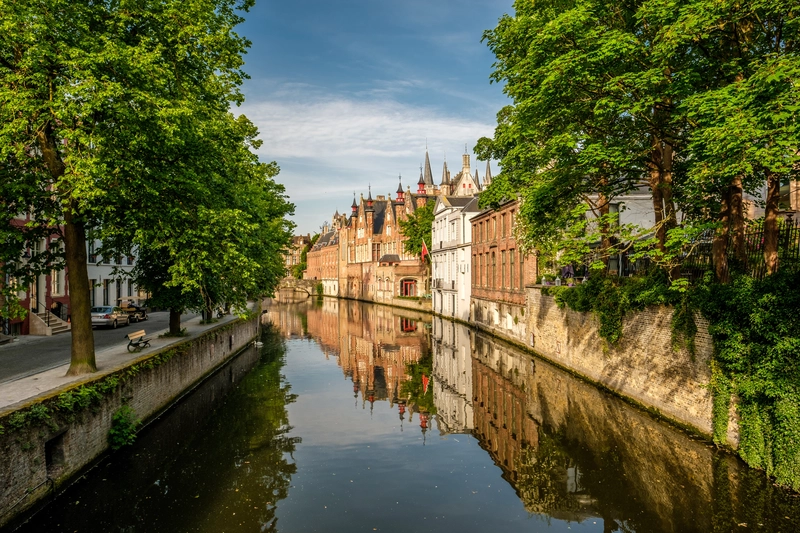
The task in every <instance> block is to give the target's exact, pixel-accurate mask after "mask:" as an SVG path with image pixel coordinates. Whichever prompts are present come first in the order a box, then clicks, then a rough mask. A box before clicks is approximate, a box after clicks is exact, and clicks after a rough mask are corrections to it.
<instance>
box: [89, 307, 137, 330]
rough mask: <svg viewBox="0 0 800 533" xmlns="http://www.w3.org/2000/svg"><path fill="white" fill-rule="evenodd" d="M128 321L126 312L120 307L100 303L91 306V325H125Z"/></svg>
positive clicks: (114, 326) (113, 326)
mask: <svg viewBox="0 0 800 533" xmlns="http://www.w3.org/2000/svg"><path fill="white" fill-rule="evenodd" d="M129 323H130V318H129V317H128V313H126V312H125V311H123V310H122V308H121V307H116V306H111V305H102V306H97V307H92V326H111V327H112V328H116V327H117V326H127V325H128V324H129Z"/></svg>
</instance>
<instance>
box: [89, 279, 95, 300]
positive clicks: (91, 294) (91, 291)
mask: <svg viewBox="0 0 800 533" xmlns="http://www.w3.org/2000/svg"><path fill="white" fill-rule="evenodd" d="M96 283H97V282H96V281H95V280H93V279H90V280H89V303H90V304H91V306H92V307H94V306H95V305H97V303H96V302H95V300H96V298H95V292H94V286H95V284H96Z"/></svg>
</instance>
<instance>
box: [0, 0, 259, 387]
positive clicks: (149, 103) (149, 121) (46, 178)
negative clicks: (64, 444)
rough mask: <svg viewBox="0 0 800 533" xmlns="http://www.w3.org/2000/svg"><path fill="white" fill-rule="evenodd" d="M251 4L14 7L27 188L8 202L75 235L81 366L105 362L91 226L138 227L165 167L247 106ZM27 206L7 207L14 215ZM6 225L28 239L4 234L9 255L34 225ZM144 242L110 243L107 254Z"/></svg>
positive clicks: (11, 92) (210, 0) (13, 79)
mask: <svg viewBox="0 0 800 533" xmlns="http://www.w3.org/2000/svg"><path fill="white" fill-rule="evenodd" d="M250 4H251V2H250V1H249V0H243V1H241V2H239V1H237V0H188V1H181V2H178V1H176V0H145V1H142V2H135V3H131V2H119V3H104V2H86V1H71V0H70V1H67V0H56V1H54V2H46V3H41V2H33V1H31V0H20V1H18V2H13V3H5V4H4V6H3V10H2V11H1V12H0V23H2V26H3V28H4V30H3V32H2V34H0V101H2V102H3V108H4V109H6V110H8V111H9V113H7V114H6V117H5V119H4V122H3V127H2V129H0V164H2V166H3V168H2V173H3V178H4V180H10V185H7V187H8V188H11V189H13V192H14V195H13V198H14V200H13V202H10V203H5V204H4V205H3V208H4V209H11V210H18V209H19V208H20V207H22V206H29V209H30V210H31V211H33V212H34V213H35V214H36V221H37V223H38V222H39V221H41V223H42V225H43V226H46V227H48V228H52V231H55V232H57V233H58V234H59V235H60V236H62V237H63V243H64V248H63V254H64V258H65V263H66V266H67V270H68V276H69V277H68V280H69V287H70V294H71V310H72V311H71V316H72V357H71V364H70V369H69V371H68V374H79V373H83V372H91V371H94V370H95V359H94V341H93V335H92V330H91V318H90V313H89V306H90V302H89V279H88V274H87V265H86V232H87V229H88V228H94V227H99V228H111V227H114V226H115V225H119V224H121V223H129V222H130V218H129V217H128V216H126V215H127V209H126V208H128V207H129V206H131V205H136V202H135V199H136V198H139V197H140V196H142V194H143V193H146V192H152V191H153V189H156V190H158V189H159V188H160V185H163V182H161V179H162V176H164V173H163V170H164V169H165V168H171V169H174V168H176V167H180V166H181V164H182V163H183V162H185V161H186V160H187V158H190V157H191V156H192V155H193V154H191V153H188V152H187V151H186V150H185V147H184V143H183V142H184V140H185V138H186V137H191V136H193V135H197V134H198V126H199V125H200V124H202V123H203V116H204V113H205V112H211V113H214V112H217V113H218V112H220V111H226V110H227V109H228V107H229V105H230V104H231V103H237V102H239V101H241V95H240V94H239V92H238V89H237V86H238V85H239V84H240V83H241V80H242V79H243V77H244V74H243V73H242V72H241V70H240V67H241V65H242V64H243V60H242V54H243V53H244V51H245V49H246V47H247V45H248V42H247V41H246V40H245V39H244V38H242V37H240V36H238V35H236V34H235V33H234V32H233V28H234V26H236V25H237V24H238V23H239V22H240V21H241V20H242V19H241V17H240V16H239V14H238V13H237V9H244V10H246V9H247V8H248V7H249V6H250ZM174 174H175V173H174V172H170V173H167V174H166V175H168V176H169V177H170V178H171V177H173V176H174ZM181 177H182V178H183V179H184V180H187V181H191V179H192V175H191V174H190V173H186V174H184V175H183V176H181ZM177 189H179V188H177ZM170 190H171V188H170V186H165V187H163V188H161V189H160V192H161V193H162V194H166V195H169V193H170ZM4 192H5V191H4ZM173 199H175V198H174V197H173ZM15 214H16V211H6V212H5V213H4V214H3V218H4V221H7V220H8V219H9V218H10V216H13V215H15ZM4 233H6V234H13V235H14V237H12V238H6V239H5V241H4V247H5V246H7V247H8V248H7V249H4V251H3V258H4V260H5V258H7V257H14V256H15V255H16V257H19V256H20V255H21V253H22V250H23V249H24V248H25V247H28V246H29V245H30V240H29V234H28V232H27V231H24V230H20V231H19V232H15V228H13V227H11V226H9V225H6V226H5V228H4ZM130 245H131V243H130V242H128V243H125V242H120V241H113V240H110V241H108V243H107V246H106V248H105V250H104V251H105V252H107V253H113V252H114V248H115V247H116V248H117V249H118V250H121V249H124V248H126V247H130ZM9 264H12V263H9V262H6V263H4V265H3V267H2V268H3V273H6V272H7V269H8V267H7V266H6V265H9ZM7 296H8V294H7Z"/></svg>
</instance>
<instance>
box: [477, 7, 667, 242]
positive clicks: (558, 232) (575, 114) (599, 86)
mask: <svg viewBox="0 0 800 533" xmlns="http://www.w3.org/2000/svg"><path fill="white" fill-rule="evenodd" d="M637 8H638V4H637V3H636V2H634V3H618V2H609V1H606V0H575V1H570V2H561V1H545V2H533V3H531V2H522V1H520V2H516V3H515V11H516V13H515V15H514V16H513V17H512V16H508V15H507V16H505V17H503V18H502V19H501V20H500V23H499V24H498V26H497V28H495V29H494V30H489V31H487V32H485V34H484V39H485V40H486V41H487V42H488V44H489V47H490V48H491V49H492V51H493V52H494V53H495V55H496V57H497V61H496V63H495V72H494V73H493V74H492V79H493V80H494V81H496V82H503V83H504V89H503V90H504V92H505V93H506V94H507V95H509V96H510V97H511V98H512V100H513V105H511V106H508V107H506V108H504V109H503V110H501V111H500V112H499V113H498V126H497V129H496V131H495V136H494V139H491V140H490V139H481V140H480V141H479V143H478V146H477V147H476V153H477V154H478V156H479V158H481V159H487V158H489V157H491V158H496V159H499V160H500V162H501V167H502V170H503V171H502V173H501V175H500V176H499V177H498V179H495V180H494V181H493V184H492V186H491V187H490V188H489V189H490V191H492V189H496V188H499V189H500V191H499V192H498V193H494V192H490V193H489V194H486V195H484V198H482V204H483V205H489V204H492V203H497V201H498V200H499V199H501V198H502V197H507V198H508V197H513V196H512V195H516V194H521V196H522V198H523V205H522V207H521V210H520V214H521V215H522V221H523V223H525V222H527V226H526V228H527V230H528V232H527V235H526V236H527V238H528V241H529V246H530V247H536V248H548V247H551V248H559V247H564V246H566V245H568V244H570V243H572V242H578V241H576V240H575V238H574V237H575V235H574V232H572V233H568V234H566V235H564V234H563V232H566V231H567V230H568V229H569V228H570V227H571V226H573V225H574V224H575V223H576V222H577V219H576V212H575V209H576V208H577V207H581V206H583V211H584V212H590V213H591V215H592V216H591V218H592V219H593V220H594V221H595V224H594V225H595V228H594V231H593V232H592V233H593V235H594V234H599V236H600V243H601V248H604V249H606V252H605V253H612V252H615V250H614V249H612V244H613V242H612V235H613V234H614V233H616V232H617V231H618V229H617V228H616V227H615V226H614V224H613V222H614V220H613V217H612V216H609V204H610V202H611V201H612V200H613V198H615V197H617V196H619V195H622V194H625V193H627V192H629V191H631V190H634V189H637V188H646V187H650V189H651V190H652V192H653V216H654V219H655V224H654V226H653V227H652V228H641V229H640V231H639V233H640V234H642V233H645V231H653V232H654V233H655V235H656V237H657V239H656V246H657V249H659V250H662V251H663V249H664V247H665V242H666V231H667V230H668V229H669V228H670V227H673V226H674V225H675V223H676V218H675V205H674V199H673V172H674V171H673V164H672V163H673V155H674V152H675V147H676V145H677V143H678V142H679V139H678V138H677V136H676V135H675V133H674V131H673V127H672V125H673V121H672V114H673V112H674V105H673V100H674V96H673V95H672V94H671V91H672V86H671V84H670V78H669V76H668V74H665V73H662V72H659V70H658V67H659V65H657V64H656V63H654V61H653V58H652V57H651V55H652V54H651V53H650V51H649V41H650V39H651V38H652V36H653V29H652V28H649V27H646V26H643V25H641V24H639V23H638V21H637V19H636V12H637ZM578 214H579V215H580V216H583V215H582V214H580V213H578ZM579 218H580V217H579ZM564 237H568V238H564ZM554 240H555V241H556V242H553V241H554ZM580 247H581V248H584V249H585V241H584V243H582V244H581V246H580Z"/></svg>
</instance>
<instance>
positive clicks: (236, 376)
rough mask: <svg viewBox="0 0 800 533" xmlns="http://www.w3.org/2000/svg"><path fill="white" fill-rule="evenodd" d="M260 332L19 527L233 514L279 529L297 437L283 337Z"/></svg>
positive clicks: (128, 526) (144, 523)
mask: <svg viewBox="0 0 800 533" xmlns="http://www.w3.org/2000/svg"><path fill="white" fill-rule="evenodd" d="M261 340H262V341H263V342H264V347H263V348H262V349H261V350H260V351H259V350H256V349H255V348H249V349H247V350H246V351H245V352H243V353H242V354H241V355H240V356H239V357H238V358H236V359H235V360H233V361H232V362H230V363H229V364H228V365H226V367H225V368H223V369H222V370H220V371H219V372H217V373H216V374H214V375H213V376H212V377H211V378H209V379H208V380H207V381H206V382H205V383H203V385H202V386H201V387H200V388H198V389H197V390H195V391H194V392H193V393H192V394H190V395H189V396H187V397H186V398H185V399H184V400H183V401H181V402H180V403H179V404H178V405H177V406H176V407H175V408H173V409H171V410H170V411H168V412H167V413H165V414H164V415H162V416H161V417H160V419H159V420H157V421H155V422H154V423H153V424H151V426H149V427H148V428H147V429H146V430H145V431H143V432H142V433H141V434H140V435H139V438H138V439H137V442H136V445H135V446H134V447H133V448H127V449H123V450H120V451H119V452H117V453H115V454H113V455H112V456H110V457H109V458H107V459H106V460H104V461H103V462H102V463H101V464H100V465H98V466H97V467H96V468H95V469H93V470H92V471H90V472H89V473H88V474H87V475H86V476H85V478H84V479H82V480H79V481H78V482H76V483H75V484H74V485H73V486H72V487H70V488H69V489H67V491H66V492H65V493H64V494H63V495H61V496H60V497H59V498H57V499H56V500H55V501H54V502H52V503H51V504H50V505H48V506H47V507H45V508H44V509H43V510H42V511H40V512H39V513H38V514H37V515H35V516H34V517H33V518H32V519H30V520H29V521H28V523H26V524H24V525H23V527H21V528H20V530H21V531H31V532H34V531H35V532H39V531H98V532H100V531H103V532H107V531H143V532H144V531H147V532H151V531H163V532H168V531H204V532H205V531H225V530H229V529H231V526H232V523H234V522H235V523H236V524H247V527H245V528H243V529H242V530H252V528H253V527H254V526H255V525H257V528H258V529H259V530H260V531H278V529H279V528H278V524H277V521H276V509H277V505H278V503H279V502H280V500H282V499H284V498H286V496H287V493H288V490H289V485H290V483H291V478H292V475H293V474H294V472H295V471H296V466H295V465H294V462H293V461H292V460H291V454H292V452H294V450H295V447H296V445H297V444H298V443H299V441H298V439H296V438H294V437H291V436H290V432H291V429H292V428H291V426H290V425H289V420H288V416H287V411H286V406H287V405H288V404H289V403H291V402H292V401H294V399H295V398H294V395H293V394H292V393H291V392H290V387H289V385H288V384H286V383H284V382H283V381H282V379H281V368H282V367H283V365H284V355H285V347H284V344H283V342H281V341H280V338H279V337H278V336H277V335H276V334H275V333H271V332H269V331H265V332H264V334H263V335H262V338H261ZM215 410H216V411H215ZM214 411H215V412H214ZM212 412H213V416H211V417H210V418H209V414H210V413H212ZM234 517H235V518H234Z"/></svg>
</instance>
